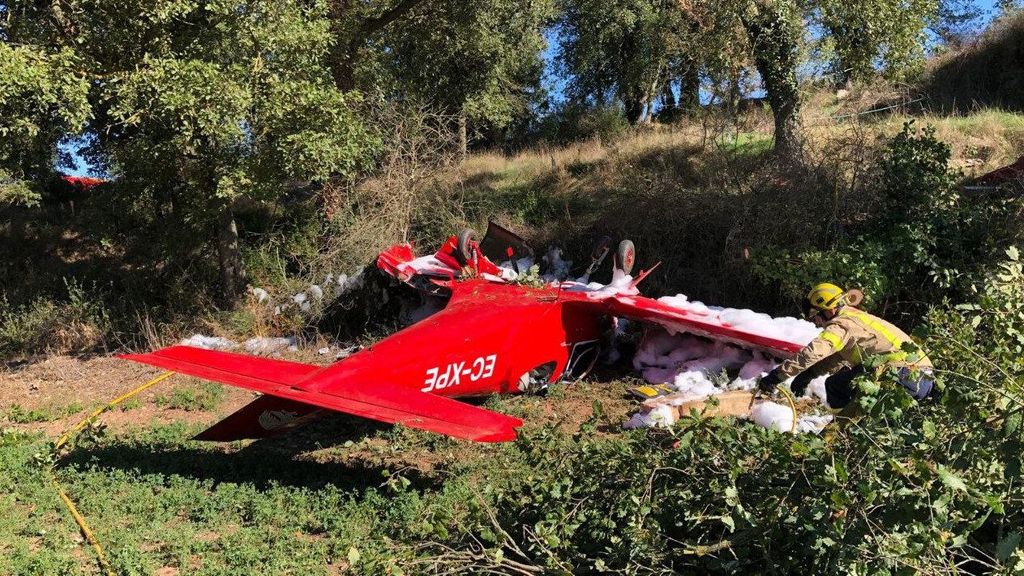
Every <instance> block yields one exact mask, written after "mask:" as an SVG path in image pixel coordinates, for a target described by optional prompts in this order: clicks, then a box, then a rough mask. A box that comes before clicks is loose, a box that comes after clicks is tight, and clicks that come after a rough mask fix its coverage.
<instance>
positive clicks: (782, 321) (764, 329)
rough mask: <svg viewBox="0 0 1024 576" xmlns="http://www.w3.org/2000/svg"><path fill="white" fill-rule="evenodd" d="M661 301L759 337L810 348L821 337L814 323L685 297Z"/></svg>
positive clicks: (709, 320)
mask: <svg viewBox="0 0 1024 576" xmlns="http://www.w3.org/2000/svg"><path fill="white" fill-rule="evenodd" d="M658 301H659V302H661V303H663V304H667V305H668V306H671V307H673V308H678V309H680V310H685V311H686V312H689V313H691V314H697V315H700V316H704V318H703V319H702V320H704V321H706V322H712V323H716V324H718V325H721V326H730V327H732V328H735V329H737V330H740V331H742V332H747V333H749V334H757V335H759V336H765V337H768V338H774V339H776V340H782V341H785V342H792V343H795V344H800V345H801V346H802V345H806V344H807V343H808V342H810V341H811V340H813V339H814V338H815V336H817V335H818V334H819V333H820V332H821V329H820V328H818V327H817V326H815V325H814V324H812V323H810V322H808V321H806V320H800V319H798V318H791V317H788V316H783V317H779V318H773V317H771V316H769V315H767V314H763V313H760V312H754V311H753V310H747V309H740V308H719V307H717V306H707V305H705V304H704V303H703V302H698V301H693V302H691V301H690V299H689V298H687V296H686V295H685V294H677V295H675V296H665V297H662V298H658Z"/></svg>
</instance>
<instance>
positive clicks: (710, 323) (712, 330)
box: [592, 294, 804, 358]
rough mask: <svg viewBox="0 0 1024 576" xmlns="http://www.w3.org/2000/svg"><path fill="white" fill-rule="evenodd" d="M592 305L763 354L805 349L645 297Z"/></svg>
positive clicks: (611, 299)
mask: <svg viewBox="0 0 1024 576" xmlns="http://www.w3.org/2000/svg"><path fill="white" fill-rule="evenodd" d="M592 302H593V303H594V305H596V306H599V307H600V308H601V309H603V310H604V311H605V312H606V313H607V314H610V315H612V316H616V317H619V318H629V319H633V320H639V321H641V322H650V323H652V324H657V325H659V326H661V327H663V328H666V329H668V330H669V331H671V332H685V333H688V334H695V335H697V336H703V337H705V338H710V339H711V340H715V341H720V342H727V343H729V344H735V345H736V346H740V347H741V348H747V349H753V350H760V351H762V352H767V353H768V354H771V355H772V356H777V357H780V358H788V357H790V356H793V355H794V354H796V353H797V352H799V351H800V350H801V349H802V348H803V347H804V344H802V343H800V342H789V341H786V340H779V339H777V338H772V337H769V336H765V335H762V334H757V333H754V332H748V331H744V330H742V329H740V328H737V327H735V326H732V325H730V324H726V323H723V322H720V321H718V320H717V319H716V318H714V317H712V316H709V315H705V314H699V313H697V312H692V311H688V310H683V309H680V308H676V307H673V306H669V305H668V304H665V303H664V302H659V301H658V300H654V299H653V298H647V297H645V296H637V295H627V294H617V295H613V296H608V297H604V298H601V299H599V300H593V301H592Z"/></svg>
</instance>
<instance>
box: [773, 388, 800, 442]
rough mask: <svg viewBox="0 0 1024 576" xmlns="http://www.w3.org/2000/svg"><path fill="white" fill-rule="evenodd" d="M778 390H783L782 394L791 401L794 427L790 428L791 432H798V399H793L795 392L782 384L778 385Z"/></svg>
mask: <svg viewBox="0 0 1024 576" xmlns="http://www.w3.org/2000/svg"><path fill="white" fill-rule="evenodd" d="M776 390H778V391H779V392H782V395H783V396H785V397H786V400H788V401H789V407H790V408H792V409H793V427H792V428H790V429H789V433H790V434H796V401H795V400H793V394H791V393H790V391H789V390H786V389H785V388H783V387H782V386H779V387H777V388H776Z"/></svg>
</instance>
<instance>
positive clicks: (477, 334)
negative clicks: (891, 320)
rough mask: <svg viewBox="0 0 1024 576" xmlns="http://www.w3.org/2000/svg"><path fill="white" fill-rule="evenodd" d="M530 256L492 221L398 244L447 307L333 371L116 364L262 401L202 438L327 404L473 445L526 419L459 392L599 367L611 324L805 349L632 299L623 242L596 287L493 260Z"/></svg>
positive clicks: (407, 266) (262, 429) (507, 436)
mask: <svg viewBox="0 0 1024 576" xmlns="http://www.w3.org/2000/svg"><path fill="white" fill-rule="evenodd" d="M609 252H610V241H607V240H606V241H604V242H602V243H600V244H599V246H598V247H597V248H595V254H594V259H593V261H592V264H591V267H590V269H588V275H589V273H590V272H592V271H593V270H594V269H595V268H596V266H597V265H599V264H600V262H601V260H603V259H604V257H605V255H606V254H608V253H609ZM525 256H532V250H531V249H530V248H529V246H528V245H527V244H526V243H525V242H524V241H522V240H521V239H519V238H518V237H516V236H515V235H514V234H512V233H511V232H508V231H507V230H505V229H503V228H501V227H500V226H497V225H495V224H493V223H492V224H491V226H490V227H489V228H488V233H487V235H486V236H485V237H484V239H483V240H482V241H479V242H478V241H477V239H476V236H475V234H474V233H473V232H472V231H469V230H467V231H463V232H462V233H461V234H459V235H458V236H452V237H450V238H448V240H447V241H446V242H445V243H444V245H442V246H441V248H440V250H438V251H437V252H436V253H435V254H433V255H432V256H425V257H420V258H416V257H415V256H414V254H413V251H412V247H411V246H410V245H408V244H403V245H397V246H392V247H391V248H389V249H388V250H386V251H384V252H383V253H381V254H380V256H379V257H378V259H377V267H378V268H379V269H380V270H382V271H383V272H385V273H387V274H389V275H391V276H393V277H394V278H397V279H398V280H400V281H402V282H405V283H407V284H409V285H411V286H413V287H415V288H418V289H420V290H422V291H424V292H426V293H429V294H432V295H434V296H438V297H441V298H445V299H447V304H446V305H445V307H444V309H443V310H441V311H440V312H437V313H436V314H433V315H431V316H429V317H427V318H426V319H424V320H421V321H419V322H417V323H415V324H413V325H411V326H409V327H407V328H405V329H403V330H401V331H399V332H397V333H395V334H393V335H391V336H389V337H388V338H385V339H384V340H381V341H380V342H377V343H376V344H374V345H372V346H370V347H368V348H366V349H364V350H361V351H359V352H357V353H355V354H353V355H351V356H349V357H347V358H344V359H342V360H340V361H338V362H335V363H334V364H332V365H330V366H326V367H322V366H314V365H309V364H302V363H298V362H289V361H284V360H272V359H267V358H259V357H254V356H247V355H242V354H232V353H228V352H218V351H213V350H205V349H200V348H193V347H189V346H172V347H169V348H164V349H161V350H157V351H154V352H150V353H146V354H125V355H123V356H122V357H123V358H127V359H129V360H134V361H136V362H142V363H145V364H150V365H153V366H158V367H160V368H164V369H167V370H171V371H174V372H180V373H182V374H188V375H190V376H195V377H198V378H203V379H206V380H212V381H214V382H220V383H224V384H230V385H232V386H238V387H242V388H246V389H249V390H254V391H256V392H260V393H262V394H263V396H260V397H259V398H257V399H256V400H254V401H253V402H251V403H250V404H248V405H246V406H245V407H243V408H241V409H240V410H238V411H237V412H235V413H234V414H232V415H230V416H228V417H227V418H225V419H224V420H221V421H220V422H218V423H217V424H215V425H213V426H212V427H211V428H209V429H208V430H206V431H205V432H203V433H201V434H200V435H199V436H197V439H200V440H218V441H227V440H236V439H242V438H261V437H266V436H271V435H276V434H278V433H281V432H283V431H286V430H290V429H293V428H295V427H297V426H299V425H302V424H305V423H307V422H309V421H311V420H313V419H315V418H317V417H319V416H321V415H324V414H326V413H327V411H331V410H333V411H337V412H343V413H346V414H353V415H356V416H360V417H363V418H369V419H372V420H378V421H381V422H388V423H394V424H402V425H403V426H408V427H411V428H420V429H423V430H429V431H431V432H437V433H440V434H447V435H449V436H454V437H456V438H464V439H468V440H474V441H477V442H503V441H509V440H514V439H515V438H516V428H518V427H519V426H521V425H522V421H521V420H520V419H518V418H514V417H512V416H508V415H505V414H501V413H498V412H494V411H491V410H487V409H484V408H481V407H478V406H474V405H471V404H466V403H464V402H460V401H458V400H455V398H464V397H474V396H487V395H490V394H510V393H519V392H526V391H530V390H533V389H537V388H543V387H544V386H546V385H547V384H548V383H551V382H556V381H558V380H560V379H563V378H564V379H576V378H579V377H581V376H582V375H583V374H584V373H585V372H586V371H587V370H589V369H590V367H591V366H592V365H593V364H594V362H595V361H596V359H597V357H598V349H599V344H600V343H601V341H602V334H604V333H606V332H608V329H609V328H610V326H611V321H612V319H613V318H629V319H634V320H638V321H640V322H642V323H648V324H656V325H660V326H662V327H664V328H666V329H668V330H669V331H672V332H686V333H690V334H696V335H698V336H704V337H707V338H711V339H713V340H717V341H722V342H728V343H731V344H735V345H738V346H742V347H744V348H748V349H753V350H760V351H764V352H767V353H769V354H771V355H773V356H778V357H787V356H790V355H792V354H793V353H795V352H796V351H798V350H800V348H801V347H802V345H801V344H800V343H798V342H789V341H784V340H779V339H776V338H771V337H766V336H764V335H759V334H755V333H751V332H749V331H744V330H742V329H740V328H737V327H735V326H731V325H729V324H728V323H725V322H722V321H720V320H719V319H718V318H717V317H714V316H712V315H708V314H701V313H699V312H694V311H687V310H682V309H679V308H675V307H672V306H669V305H667V304H664V303H662V302H659V301H657V300H653V299H651V298H646V297H643V296H639V295H638V291H637V289H636V285H637V283H639V282H640V280H642V279H643V278H644V277H645V276H646V274H647V273H649V272H650V270H648V271H647V272H643V273H641V274H639V275H638V276H637V278H636V279H635V280H634V279H631V278H630V277H629V276H628V275H627V274H628V273H629V272H630V271H631V269H632V265H633V261H634V256H635V254H634V251H633V247H632V243H630V242H629V241H623V242H622V243H621V244H620V245H619V249H618V250H617V252H616V254H615V257H614V267H615V276H614V277H615V280H613V282H612V284H609V285H608V286H605V287H602V288H599V289H597V288H593V287H592V285H591V286H588V285H586V284H582V283H579V282H559V281H554V282H550V283H547V284H544V285H541V286H539V287H538V286H536V285H532V286H531V285H526V284H524V283H516V282H514V281H510V280H509V279H507V278H509V277H510V276H514V275H515V274H510V273H509V270H508V269H506V268H502V267H499V266H497V265H496V264H495V263H494V262H495V261H499V262H500V261H505V260H508V261H510V262H512V263H514V262H516V261H517V259H519V258H522V257H525ZM512 266H513V267H514V266H515V264H512Z"/></svg>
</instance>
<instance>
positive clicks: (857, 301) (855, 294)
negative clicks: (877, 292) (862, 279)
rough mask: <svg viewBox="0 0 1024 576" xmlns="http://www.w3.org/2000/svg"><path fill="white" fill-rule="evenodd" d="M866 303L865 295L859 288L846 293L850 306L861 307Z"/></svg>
mask: <svg viewBox="0 0 1024 576" xmlns="http://www.w3.org/2000/svg"><path fill="white" fill-rule="evenodd" d="M863 302H864V293H863V292H861V291H860V290H858V289H857V288H851V289H850V290H847V291H846V303H847V304H849V305H850V306H860V305H861V304H862V303H863Z"/></svg>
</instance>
